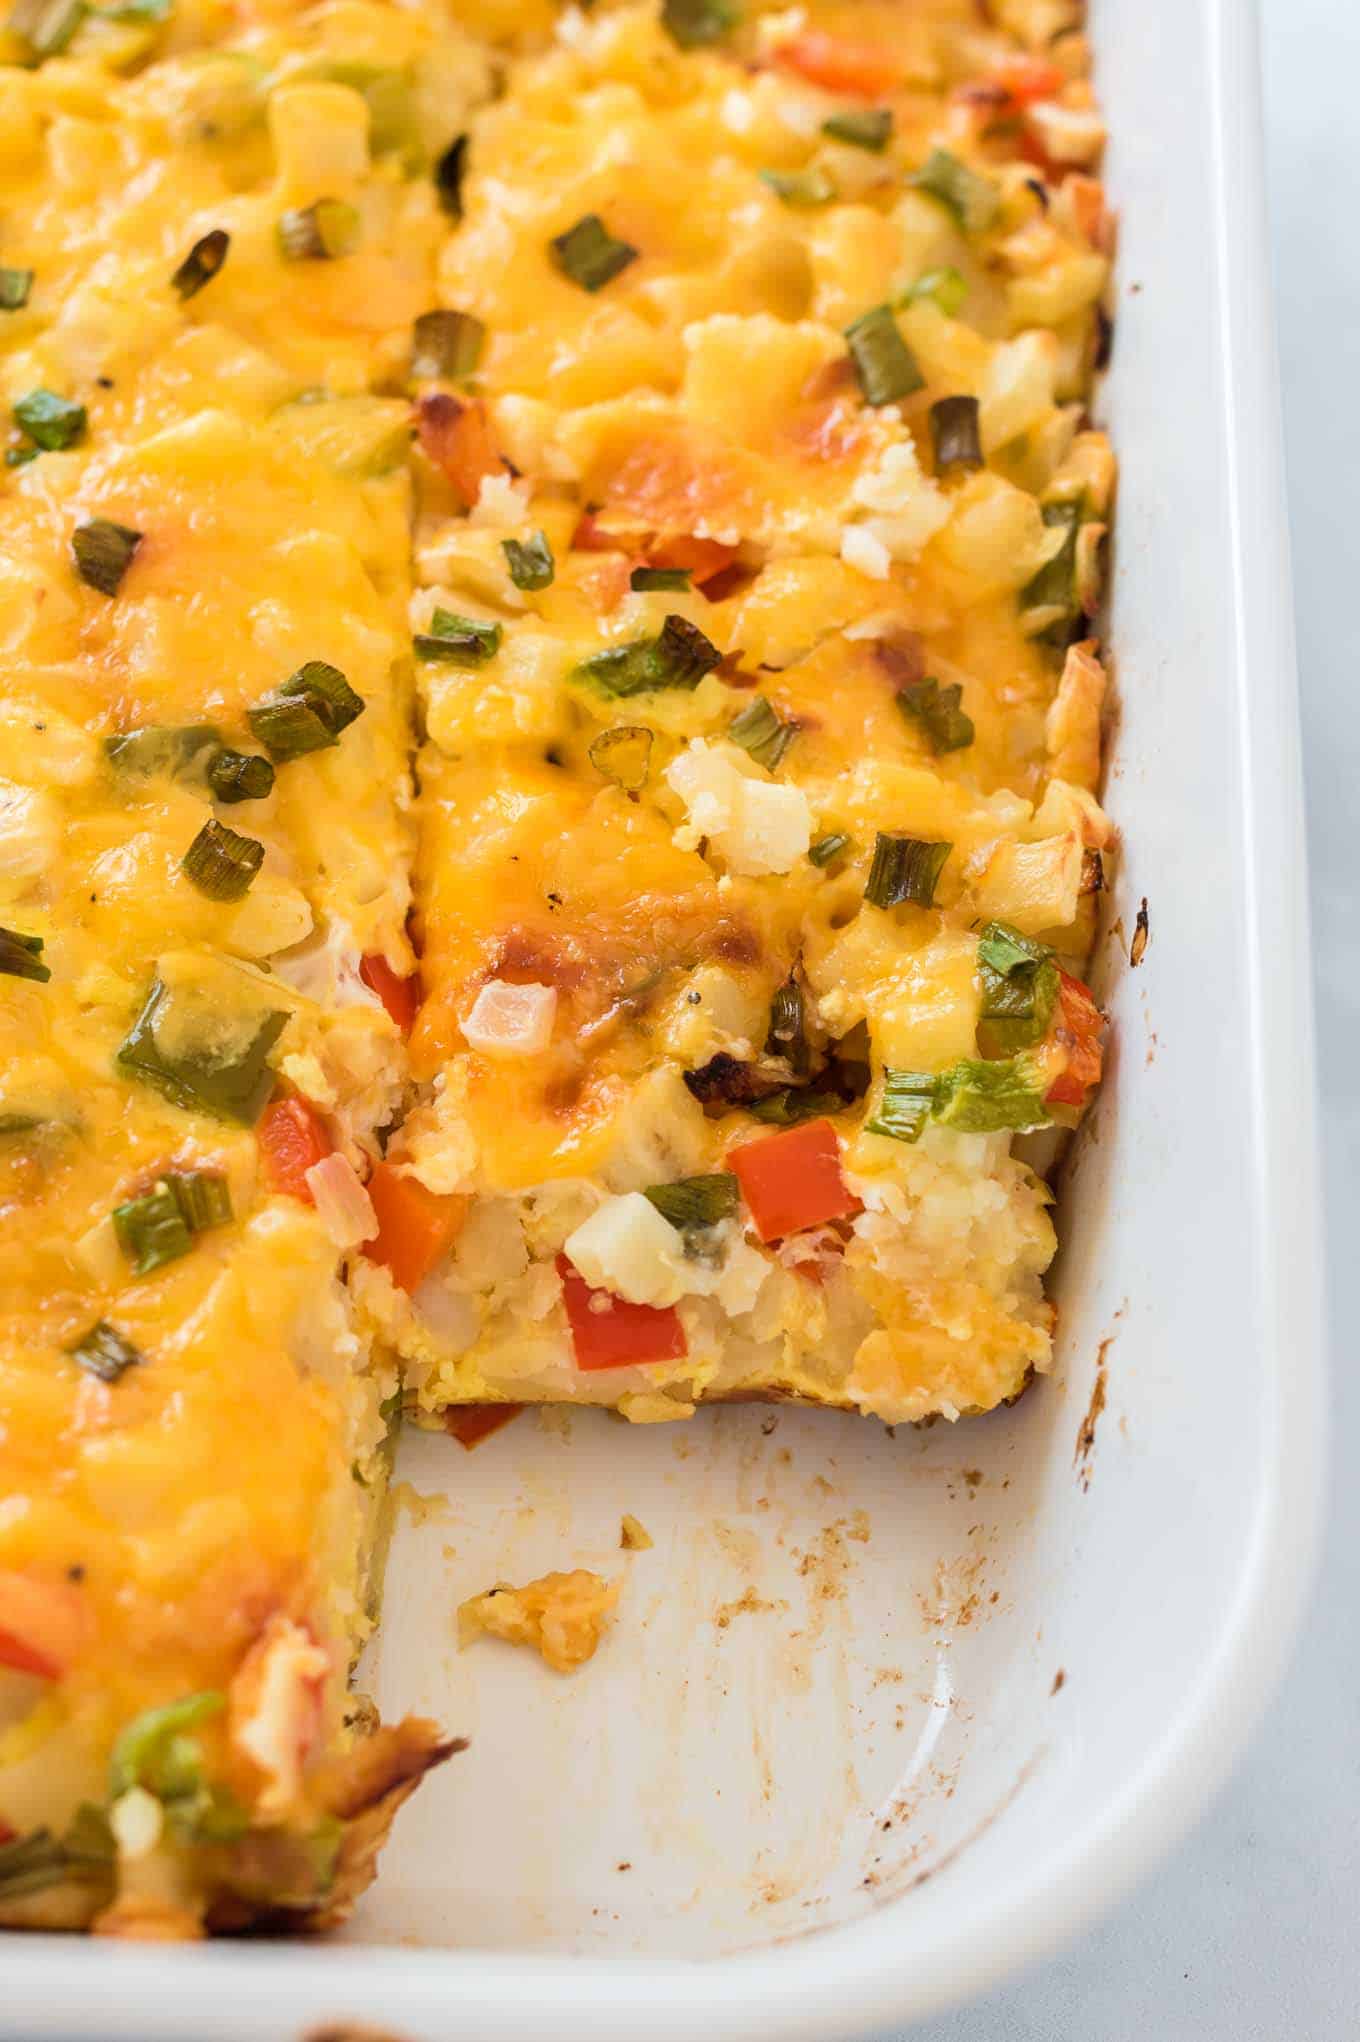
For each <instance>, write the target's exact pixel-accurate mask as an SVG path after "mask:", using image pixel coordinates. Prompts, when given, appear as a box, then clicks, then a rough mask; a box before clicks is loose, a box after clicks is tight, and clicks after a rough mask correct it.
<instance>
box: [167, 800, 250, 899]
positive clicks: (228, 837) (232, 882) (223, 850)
mask: <svg viewBox="0 0 1360 2042" xmlns="http://www.w3.org/2000/svg"><path fill="white" fill-rule="evenodd" d="M180 863H181V864H182V865H183V867H184V871H185V874H186V875H187V877H188V878H190V879H191V880H192V881H193V883H194V885H195V886H196V887H197V888H198V890H199V892H200V893H205V894H206V895H207V896H208V899H209V900H221V901H228V900H244V898H245V896H246V895H247V894H248V893H249V892H250V889H251V885H252V883H253V882H254V879H255V876H256V874H257V873H258V871H259V869H260V867H261V866H262V865H263V863H264V845H263V844H262V843H261V842H260V841H259V839H258V837H244V836H242V835H241V834H240V832H239V831H238V830H230V829H228V828H227V825H226V824H225V823H224V822H218V820H217V818H216V816H210V817H209V818H208V820H207V822H205V823H204V825H203V827H202V829H201V830H200V831H199V833H198V835H197V836H196V837H195V838H194V841H193V842H192V844H190V846H189V848H188V850H187V851H186V852H185V854H184V856H183V858H182V859H181V860H180Z"/></svg>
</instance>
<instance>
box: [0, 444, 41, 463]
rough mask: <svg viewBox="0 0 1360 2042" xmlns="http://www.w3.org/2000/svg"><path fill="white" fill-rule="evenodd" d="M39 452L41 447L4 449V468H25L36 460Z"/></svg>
mask: <svg viewBox="0 0 1360 2042" xmlns="http://www.w3.org/2000/svg"><path fill="white" fill-rule="evenodd" d="M41 452H42V448H41V447H30V446H21V447H6V448H5V466H6V467H7V468H26V467H27V466H28V464H29V462H30V461H36V460H37V458H38V456H39V454H40V453H41Z"/></svg>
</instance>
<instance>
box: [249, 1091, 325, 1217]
mask: <svg viewBox="0 0 1360 2042" xmlns="http://www.w3.org/2000/svg"><path fill="white" fill-rule="evenodd" d="M255 1138H256V1140H257V1141H258V1142H259V1144H260V1154H261V1156H262V1157H263V1158H264V1168H265V1175H266V1176H267V1177H268V1179H269V1182H270V1184H271V1186H272V1187H273V1189H274V1190H275V1191H283V1192H286V1193H287V1194H288V1196H289V1197H290V1198H300V1199H301V1200H302V1202H303V1204H304V1205H314V1204H315V1203H316V1201H315V1199H314V1198H313V1197H312V1190H311V1186H310V1185H309V1184H308V1182H307V1172H308V1171H309V1170H310V1169H311V1167H312V1165H313V1163H320V1162H322V1161H323V1160H324V1159H325V1158H326V1157H327V1156H329V1155H330V1154H331V1153H332V1152H333V1150H334V1148H335V1143H334V1142H333V1141H332V1140H331V1138H330V1135H329V1134H328V1132H327V1130H326V1123H325V1121H324V1120H323V1119H322V1118H321V1116H320V1114H319V1113H318V1112H317V1111H316V1109H315V1108H314V1107H312V1106H309V1105H308V1104H307V1101H306V1100H305V1099H298V1098H288V1099H271V1100H270V1102H269V1104H268V1106H266V1107H265V1109H264V1112H263V1113H262V1114H261V1115H260V1124H259V1126H258V1127H257V1128H256V1130H255Z"/></svg>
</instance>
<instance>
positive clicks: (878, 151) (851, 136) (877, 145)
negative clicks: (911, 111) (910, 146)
mask: <svg viewBox="0 0 1360 2042" xmlns="http://www.w3.org/2000/svg"><path fill="white" fill-rule="evenodd" d="M892 131H893V117H892V108H891V107H890V106H866V107H847V108H846V109H845V111H844V112H843V113H833V114H832V115H831V118H830V119H829V120H824V121H823V122H822V133H823V134H824V135H830V136H831V138H832V140H833V141H836V142H848V143H849V144H850V146H851V148H852V149H871V150H872V151H873V153H874V154H875V155H876V156H881V155H882V153H883V151H884V150H885V149H886V148H887V146H888V143H889V140H890V139H891V136H892Z"/></svg>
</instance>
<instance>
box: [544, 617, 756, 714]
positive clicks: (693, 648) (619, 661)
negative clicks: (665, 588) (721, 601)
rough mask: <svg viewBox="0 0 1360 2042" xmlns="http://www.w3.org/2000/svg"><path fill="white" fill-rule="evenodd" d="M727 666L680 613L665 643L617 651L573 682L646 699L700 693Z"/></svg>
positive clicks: (668, 624) (643, 641)
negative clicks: (652, 694) (663, 693)
mask: <svg viewBox="0 0 1360 2042" xmlns="http://www.w3.org/2000/svg"><path fill="white" fill-rule="evenodd" d="M721 662H722V654H721V653H720V652H719V650H718V648H717V646H716V645H714V644H713V643H712V641H711V640H710V639H708V638H705V636H704V634H703V632H702V631H701V630H700V629H699V627H698V625H697V624H691V623H690V621H689V619H688V618H687V617H681V616H678V615H676V614H675V613H674V612H672V613H671V615H670V616H669V617H667V619H666V621H665V623H664V625H663V626H662V628H661V633H660V636H659V637H656V638H637V639H634V640H633V642H632V643H631V644H630V645H615V646H611V647H610V649H609V651H608V652H597V653H596V654H595V656H594V657H593V658H592V659H585V660H582V661H581V663H580V665H579V666H578V667H576V668H574V669H573V678H575V679H579V680H585V681H590V682H593V684H594V685H595V686H596V687H598V688H602V689H603V690H604V692H605V694H607V695H642V694H645V693H647V692H648V690H650V689H653V688H697V687H698V685H699V683H700V681H701V680H702V679H703V677H704V675H705V674H707V673H711V672H712V671H713V669H714V667H715V666H718V665H720V664H721Z"/></svg>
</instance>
